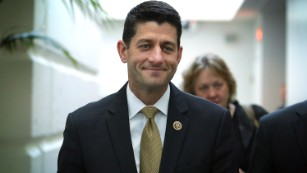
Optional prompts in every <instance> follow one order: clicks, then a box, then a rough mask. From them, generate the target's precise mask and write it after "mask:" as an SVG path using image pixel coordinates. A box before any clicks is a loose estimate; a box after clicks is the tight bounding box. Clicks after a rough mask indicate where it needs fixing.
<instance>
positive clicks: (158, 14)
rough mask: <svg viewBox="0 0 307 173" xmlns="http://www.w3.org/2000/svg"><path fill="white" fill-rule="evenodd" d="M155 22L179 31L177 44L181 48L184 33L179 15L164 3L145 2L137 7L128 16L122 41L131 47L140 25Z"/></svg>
mask: <svg viewBox="0 0 307 173" xmlns="http://www.w3.org/2000/svg"><path fill="white" fill-rule="evenodd" d="M148 21H155V22H157V23H158V24H162V23H164V22H168V23H170V24H171V25H173V26H174V27H176V30H177V44H178V49H179V47H180V37H181V33H182V26H181V18H180V15H179V13H178V12H177V11H176V10H175V9H174V8H173V7H172V6H171V5H169V4H167V3H165V2H162V1H145V2H142V3H141V4H139V5H137V6H135V7H134V8H132V9H131V10H130V12H129V13H128V14H127V17H126V20H125V24H124V31H123V36H122V39H123V41H124V42H125V43H126V44H127V46H128V47H129V45H130V41H131V38H132V37H133V36H134V35H135V34H136V27H137V24H138V23H144V22H148Z"/></svg>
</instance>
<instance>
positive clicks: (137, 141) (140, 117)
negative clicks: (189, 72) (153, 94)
mask: <svg viewBox="0 0 307 173" xmlns="http://www.w3.org/2000/svg"><path fill="white" fill-rule="evenodd" d="M169 98H170V87H169V86H168V87H167V90H166V91H165V93H164V94H163V96H162V97H161V98H160V99H159V100H158V101H157V102H156V103H155V104H154V105H153V106H155V107H156V108H158V109H159V111H158V113H157V115H156V116H155V122H156V124H157V126H158V129H159V132H160V137H161V142H162V146H163V142H164V136H165V129H166V121H167V112H168V102H169ZM127 102H128V112H129V123H130V132H131V141H132V147H133V152H134V159H135V162H136V168H137V171H138V172H139V170H140V145H141V136H142V132H143V129H144V127H145V124H146V121H147V118H146V117H145V115H144V114H143V113H142V112H140V111H141V109H142V108H144V107H145V106H146V105H145V104H144V103H143V102H142V101H141V100H139V99H138V98H137V97H136V96H135V95H134V93H133V92H132V91H131V89H130V87H129V85H127Z"/></svg>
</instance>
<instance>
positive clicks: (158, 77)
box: [119, 22, 182, 90]
mask: <svg viewBox="0 0 307 173" xmlns="http://www.w3.org/2000/svg"><path fill="white" fill-rule="evenodd" d="M122 44H124V43H122ZM124 47H125V48H124V49H122V54H121V60H122V62H124V63H127V64H128V80H129V84H130V87H132V88H147V89H150V90H155V89H161V88H165V87H166V86H167V85H168V83H169V81H170V80H171V79H172V77H173V76H174V74H175V72H176V69H177V66H178V64H179V62H180V59H181V53H182V48H180V49H179V50H178V45H177V33H176V28H175V27H173V26H172V25H170V24H168V23H162V24H160V25H159V24H158V23H156V22H146V23H140V24H138V25H137V29H136V34H135V35H134V36H133V37H132V39H131V42H130V46H129V48H127V46H126V45H125V46H124ZM119 50H120V49H119Z"/></svg>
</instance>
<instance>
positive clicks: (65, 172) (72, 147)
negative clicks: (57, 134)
mask: <svg viewBox="0 0 307 173" xmlns="http://www.w3.org/2000/svg"><path fill="white" fill-rule="evenodd" d="M84 172H85V171H84V167H83V162H82V155H81V152H80V147H79V142H78V135H77V132H76V126H75V123H74V118H73V116H72V114H69V115H68V117H67V121H66V127H65V130H64V140H63V144H62V147H61V149H60V152H59V155H58V171H57V173H84Z"/></svg>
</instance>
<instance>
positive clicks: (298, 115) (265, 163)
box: [249, 100, 307, 173]
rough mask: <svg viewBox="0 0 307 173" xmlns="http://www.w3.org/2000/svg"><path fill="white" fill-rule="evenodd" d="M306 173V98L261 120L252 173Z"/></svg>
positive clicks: (252, 161)
mask: <svg viewBox="0 0 307 173" xmlns="http://www.w3.org/2000/svg"><path fill="white" fill-rule="evenodd" d="M306 172H307V100H306V101H304V102H300V103H297V104H295V105H292V106H289V107H286V108H283V109H280V110H278V111H275V112H273V113H271V114H268V115H266V116H264V117H263V118H261V119H260V127H259V129H258V132H257V136H256V144H255V147H254V151H253V155H252V159H251V162H250V170H249V173H306Z"/></svg>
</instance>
